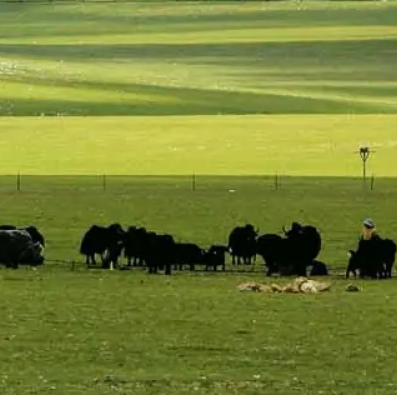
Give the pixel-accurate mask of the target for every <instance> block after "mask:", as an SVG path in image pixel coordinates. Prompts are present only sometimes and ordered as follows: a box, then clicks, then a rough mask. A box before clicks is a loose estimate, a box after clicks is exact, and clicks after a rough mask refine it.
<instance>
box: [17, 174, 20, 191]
mask: <svg viewBox="0 0 397 395" xmlns="http://www.w3.org/2000/svg"><path fill="white" fill-rule="evenodd" d="M20 190H21V174H20V173H18V174H17V191H20Z"/></svg>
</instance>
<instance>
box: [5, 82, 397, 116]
mask: <svg viewBox="0 0 397 395" xmlns="http://www.w3.org/2000/svg"><path fill="white" fill-rule="evenodd" d="M130 88H131V92H132V93H134V94H138V95H144V96H146V95H153V98H152V99H150V100H147V101H143V100H142V101H136V99H131V102H129V101H128V99H125V98H123V99H120V100H119V101H116V102H114V101H113V102H92V101H76V100H72V99H70V100H50V99H48V100H43V99H35V98H34V97H33V98H31V99H30V98H26V99H19V98H17V99H15V98H12V97H9V98H7V97H3V98H2V103H3V105H2V107H1V109H0V115H3V116H6V115H7V116H10V115H13V116H38V115H41V116H56V115H69V116H70V115H76V116H77V115H80V116H83V115H91V116H110V115H113V116H121V115H138V116H139V115H141V116H145V115H149V116H167V115H248V114H348V113H352V112H353V113H356V114H374V113H378V114H394V113H396V111H397V109H395V108H393V107H390V108H387V107H384V106H381V105H378V106H377V105H376V104H371V103H369V104H366V103H362V104H361V103H355V102H352V101H342V100H341V101H339V100H332V99H316V98H311V97H302V96H294V95H291V96H289V95H287V94H285V95H284V94H280V95H278V94H267V93H263V94H259V93H258V94H257V93H245V92H244V93H242V92H236V91H220V90H204V89H188V88H170V87H164V86H152V85H143V84H135V85H131V86H130ZM167 101H169V103H167Z"/></svg>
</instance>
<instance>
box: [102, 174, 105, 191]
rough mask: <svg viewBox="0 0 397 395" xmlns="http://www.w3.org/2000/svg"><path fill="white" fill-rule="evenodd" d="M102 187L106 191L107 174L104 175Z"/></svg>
mask: <svg viewBox="0 0 397 395" xmlns="http://www.w3.org/2000/svg"><path fill="white" fill-rule="evenodd" d="M102 188H103V190H104V191H105V190H106V174H104V175H103V176H102Z"/></svg>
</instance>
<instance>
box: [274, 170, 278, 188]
mask: <svg viewBox="0 0 397 395" xmlns="http://www.w3.org/2000/svg"><path fill="white" fill-rule="evenodd" d="M274 187H275V189H276V191H277V190H278V174H277V173H276V175H275V177H274Z"/></svg>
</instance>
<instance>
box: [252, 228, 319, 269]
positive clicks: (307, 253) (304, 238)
mask: <svg viewBox="0 0 397 395" xmlns="http://www.w3.org/2000/svg"><path fill="white" fill-rule="evenodd" d="M283 230H284V234H285V237H281V236H280V235H277V234H265V235H262V236H260V237H259V238H258V239H257V253H258V255H260V256H262V258H263V260H264V262H265V265H266V267H267V272H266V275H267V276H271V275H272V274H273V273H277V272H278V273H280V275H297V276H306V275H307V273H306V271H307V267H308V266H313V265H314V264H315V258H316V257H317V255H318V254H319V253H320V251H321V235H320V233H319V231H318V230H317V229H316V228H315V227H314V226H311V225H301V224H299V223H297V222H293V223H292V226H291V229H290V230H288V231H286V230H285V229H283Z"/></svg>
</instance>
